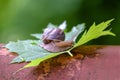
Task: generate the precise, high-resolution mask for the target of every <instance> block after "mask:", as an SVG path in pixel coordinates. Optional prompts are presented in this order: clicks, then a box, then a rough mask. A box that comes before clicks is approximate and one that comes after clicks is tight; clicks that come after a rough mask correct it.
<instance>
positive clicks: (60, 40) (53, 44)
mask: <svg viewBox="0 0 120 80" xmlns="http://www.w3.org/2000/svg"><path fill="white" fill-rule="evenodd" d="M42 40H43V44H40V46H41V47H42V48H44V49H45V50H47V51H49V52H61V51H65V50H67V49H69V48H71V47H72V46H73V41H64V40H65V34H64V31H63V30H61V29H59V28H46V29H45V30H44V33H43V35H42Z"/></svg>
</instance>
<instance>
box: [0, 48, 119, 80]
mask: <svg viewBox="0 0 120 80" xmlns="http://www.w3.org/2000/svg"><path fill="white" fill-rule="evenodd" d="M72 53H73V54H74V57H70V56H69V55H68V54H63V55H60V56H58V57H55V58H52V59H49V60H46V61H44V62H42V63H41V64H40V65H39V66H38V67H33V68H27V69H24V70H22V71H20V72H18V73H16V74H13V73H14V72H15V71H16V70H18V69H19V68H21V67H23V66H24V65H25V64H26V63H20V64H9V63H10V61H11V60H12V59H13V58H14V57H15V56H14V55H12V54H11V53H9V52H8V51H7V49H4V48H0V80H120V76H119V74H120V63H119V61H120V46H82V47H79V48H76V49H75V50H73V51H72ZM81 54H85V55H86V56H85V57H84V58H83V55H81Z"/></svg>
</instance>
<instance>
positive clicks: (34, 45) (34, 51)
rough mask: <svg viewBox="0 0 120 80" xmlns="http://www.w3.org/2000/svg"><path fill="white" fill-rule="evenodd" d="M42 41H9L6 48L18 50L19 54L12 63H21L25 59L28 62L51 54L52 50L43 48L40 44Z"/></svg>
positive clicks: (11, 50)
mask: <svg viewBox="0 0 120 80" xmlns="http://www.w3.org/2000/svg"><path fill="white" fill-rule="evenodd" d="M40 43H41V42H40V41H39V40H24V41H17V42H10V43H8V44H7V45H6V48H8V49H9V51H10V52H16V53H17V54H18V56H17V57H16V58H14V59H13V60H12V62H11V63H15V62H18V63H19V62H23V61H25V62H28V61H31V60H34V59H37V58H42V57H45V56H47V55H49V54H51V53H50V52H48V51H46V50H44V49H42V48H41V47H40V46H39V45H38V44H40Z"/></svg>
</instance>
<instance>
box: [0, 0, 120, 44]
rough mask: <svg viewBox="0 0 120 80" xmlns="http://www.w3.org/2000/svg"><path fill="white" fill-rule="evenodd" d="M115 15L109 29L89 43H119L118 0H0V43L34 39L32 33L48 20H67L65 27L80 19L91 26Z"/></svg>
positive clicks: (59, 21) (119, 3) (43, 26)
mask: <svg viewBox="0 0 120 80" xmlns="http://www.w3.org/2000/svg"><path fill="white" fill-rule="evenodd" d="M112 18H115V20H114V21H113V22H112V23H111V26H110V27H109V28H111V27H112V32H114V33H115V34H116V35H117V36H116V37H112V36H105V37H100V38H98V39H96V40H93V41H92V42H91V43H92V44H100V45H103V44H109V45H111V44H112V45H119V44H120V0H0V43H8V42H9V41H16V40H24V39H33V38H32V37H31V36H30V34H31V33H40V32H41V31H42V29H43V28H45V27H46V26H47V24H48V23H49V22H51V23H53V24H56V25H59V24H60V23H62V22H63V21H64V20H66V21H67V24H68V30H70V28H71V27H72V26H74V25H77V24H79V23H86V27H87V28H88V27H90V26H91V25H92V23H93V22H96V24H98V23H100V22H102V21H106V20H109V19H112Z"/></svg>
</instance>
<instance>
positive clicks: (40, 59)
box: [23, 53, 61, 68]
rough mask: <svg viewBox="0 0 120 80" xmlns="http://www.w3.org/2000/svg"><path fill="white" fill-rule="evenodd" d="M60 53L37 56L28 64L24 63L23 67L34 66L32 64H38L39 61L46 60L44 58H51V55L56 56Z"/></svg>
mask: <svg viewBox="0 0 120 80" xmlns="http://www.w3.org/2000/svg"><path fill="white" fill-rule="evenodd" d="M60 54H61V53H50V54H49V55H47V56H45V57H42V58H37V59H35V60H32V61H31V62H30V63H29V64H27V65H25V66H24V67H23V68H28V67H34V66H38V65H39V64H40V62H42V61H44V60H46V59H49V58H52V57H55V56H58V55H60Z"/></svg>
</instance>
